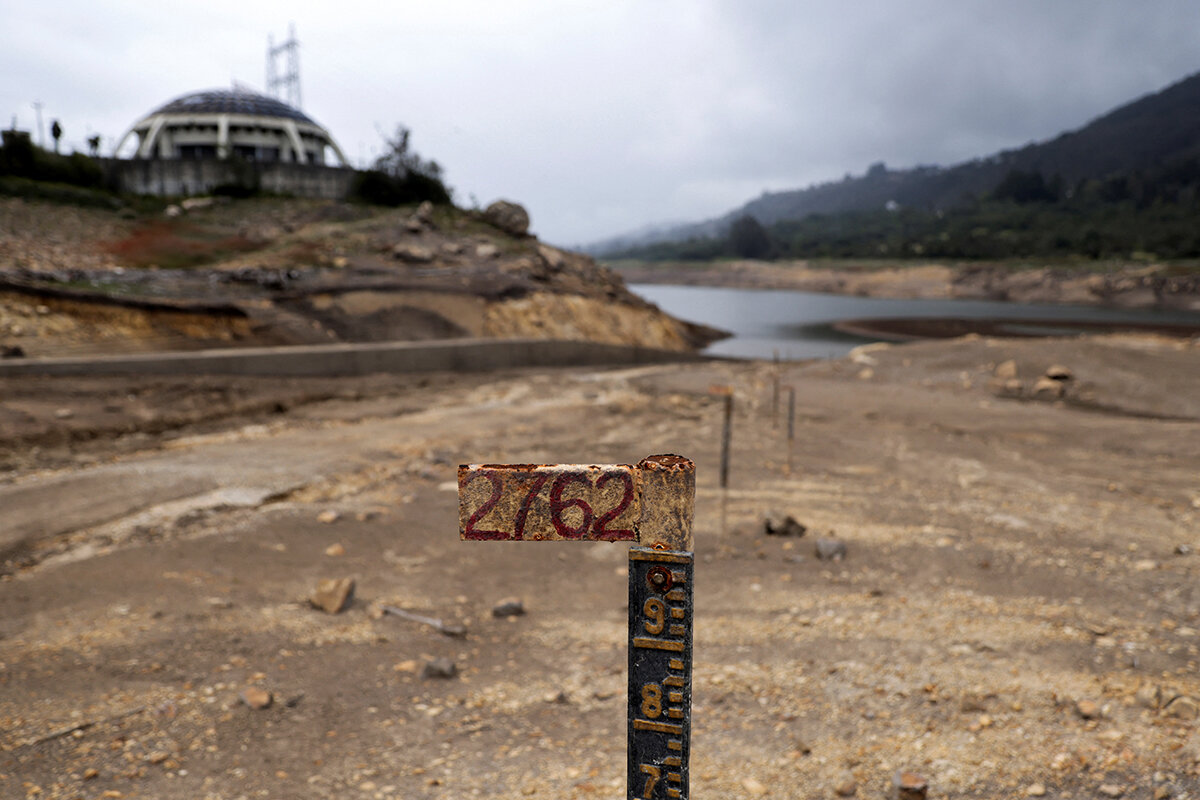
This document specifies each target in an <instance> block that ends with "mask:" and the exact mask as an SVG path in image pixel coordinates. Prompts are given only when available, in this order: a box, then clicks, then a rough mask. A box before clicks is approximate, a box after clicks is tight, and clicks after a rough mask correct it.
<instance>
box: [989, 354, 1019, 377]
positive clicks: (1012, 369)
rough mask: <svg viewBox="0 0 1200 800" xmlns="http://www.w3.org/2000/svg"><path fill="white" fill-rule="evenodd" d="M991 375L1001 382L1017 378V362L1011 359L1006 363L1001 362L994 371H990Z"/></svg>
mask: <svg viewBox="0 0 1200 800" xmlns="http://www.w3.org/2000/svg"><path fill="white" fill-rule="evenodd" d="M992 375H993V376H994V377H996V378H998V379H1000V380H1002V381H1007V380H1011V379H1012V378H1015V377H1017V362H1016V361H1013V360H1012V359H1011V358H1010V359H1009V360H1008V361H1001V362H1000V363H999V364H997V365H996V369H994V370H992Z"/></svg>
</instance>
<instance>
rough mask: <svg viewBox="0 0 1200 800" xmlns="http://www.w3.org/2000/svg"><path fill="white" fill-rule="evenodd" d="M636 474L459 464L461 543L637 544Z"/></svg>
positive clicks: (588, 467)
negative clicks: (556, 542)
mask: <svg viewBox="0 0 1200 800" xmlns="http://www.w3.org/2000/svg"><path fill="white" fill-rule="evenodd" d="M641 498H642V493H641V487H640V475H639V471H638V469H637V468H636V467H633V466H631V465H629V464H600V465H597V464H470V465H467V464H464V465H462V466H460V467H459V468H458V513H459V536H460V537H461V538H463V539H472V540H506V541H554V540H593V541H634V540H636V539H637V528H636V525H637V522H638V520H639V519H640V518H641V508H642V507H641Z"/></svg>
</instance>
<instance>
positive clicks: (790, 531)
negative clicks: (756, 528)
mask: <svg viewBox="0 0 1200 800" xmlns="http://www.w3.org/2000/svg"><path fill="white" fill-rule="evenodd" d="M807 530H808V528H806V527H805V526H804V525H802V524H801V523H799V522H797V521H796V518H795V517H793V516H792V515H791V514H781V513H780V512H778V511H768V512H767V513H766V514H764V515H763V533H765V534H767V535H768V536H803V535H804V533H805V531H807Z"/></svg>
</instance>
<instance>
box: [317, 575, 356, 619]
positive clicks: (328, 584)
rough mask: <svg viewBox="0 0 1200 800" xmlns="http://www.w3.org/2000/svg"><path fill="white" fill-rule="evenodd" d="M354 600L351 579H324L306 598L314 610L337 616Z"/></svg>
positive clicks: (352, 581)
mask: <svg viewBox="0 0 1200 800" xmlns="http://www.w3.org/2000/svg"><path fill="white" fill-rule="evenodd" d="M353 599H354V579H353V578H325V579H324V580H322V581H321V582H320V583H318V584H317V588H316V589H315V590H314V591H313V593H312V595H311V596H310V597H309V598H308V602H310V603H312V605H313V607H314V608H319V609H321V610H322V611H324V612H325V613H326V614H338V613H340V612H341V611H343V610H344V609H345V608H346V606H348V605H350V602H351V601H352V600H353Z"/></svg>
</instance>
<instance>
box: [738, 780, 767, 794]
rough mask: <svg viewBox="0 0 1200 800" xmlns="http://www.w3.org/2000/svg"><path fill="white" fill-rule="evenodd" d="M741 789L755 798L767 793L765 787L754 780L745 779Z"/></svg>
mask: <svg viewBox="0 0 1200 800" xmlns="http://www.w3.org/2000/svg"><path fill="white" fill-rule="evenodd" d="M742 788H743V789H745V790H746V791H747V792H749V793H750V794H752V795H754V796H755V797H762V796H763V795H765V794H766V793H767V787H766V786H763V785H762V784H761V783H759V782H758V781H756V780H754V778H746V780H744V781H742Z"/></svg>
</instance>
